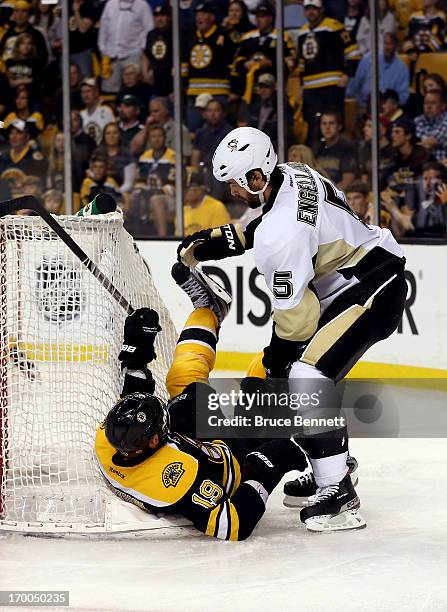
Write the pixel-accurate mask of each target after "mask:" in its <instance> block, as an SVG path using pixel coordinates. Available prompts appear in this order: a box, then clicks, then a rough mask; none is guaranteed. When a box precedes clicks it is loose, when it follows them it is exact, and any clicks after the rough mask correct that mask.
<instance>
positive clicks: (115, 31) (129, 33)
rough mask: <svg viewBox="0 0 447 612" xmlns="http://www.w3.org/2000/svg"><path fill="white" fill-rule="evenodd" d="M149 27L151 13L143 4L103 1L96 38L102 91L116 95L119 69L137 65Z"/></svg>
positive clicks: (129, 0) (135, 0) (141, 1)
mask: <svg viewBox="0 0 447 612" xmlns="http://www.w3.org/2000/svg"><path fill="white" fill-rule="evenodd" d="M153 27H154V18H153V16H152V9H151V8H150V6H149V4H148V3H147V2H146V1H145V0H108V1H107V3H106V5H105V7H104V10H103V12H102V15H101V21H100V24H99V35H98V46H99V49H100V51H101V53H102V62H101V68H102V71H101V75H102V91H104V92H107V93H117V92H118V90H119V88H120V86H121V72H122V70H123V68H124V67H125V66H127V65H129V64H139V63H140V62H141V55H142V50H143V49H144V45H145V42H146V36H147V33H148V32H149V30H152V28H153Z"/></svg>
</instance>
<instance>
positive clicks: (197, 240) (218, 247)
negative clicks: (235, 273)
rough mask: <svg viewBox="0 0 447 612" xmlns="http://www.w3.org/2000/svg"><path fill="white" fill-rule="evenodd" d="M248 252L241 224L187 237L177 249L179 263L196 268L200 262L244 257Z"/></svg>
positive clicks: (228, 224)
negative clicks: (238, 256) (237, 256)
mask: <svg viewBox="0 0 447 612" xmlns="http://www.w3.org/2000/svg"><path fill="white" fill-rule="evenodd" d="M245 250H246V239H245V234H244V232H243V230H242V228H241V226H240V225H239V224H237V223H236V224H235V225H233V224H232V223H227V224H226V225H221V226H220V227H215V228H210V229H206V230H202V231H200V232H195V233H194V234H191V235H190V236H186V238H184V239H183V240H182V242H181V243H180V245H179V247H178V249H177V255H178V258H179V261H182V262H183V263H184V264H185V266H189V267H190V268H194V267H195V266H196V265H197V264H198V263H199V262H200V261H209V260H210V259H225V258H227V257H234V256H236V255H242V254H243V253H245Z"/></svg>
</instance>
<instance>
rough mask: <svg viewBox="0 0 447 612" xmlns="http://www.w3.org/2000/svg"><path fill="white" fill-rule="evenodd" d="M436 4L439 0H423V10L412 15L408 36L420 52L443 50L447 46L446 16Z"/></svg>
mask: <svg viewBox="0 0 447 612" xmlns="http://www.w3.org/2000/svg"><path fill="white" fill-rule="evenodd" d="M436 4H437V0H423V10H422V11H417V12H416V13H413V15H411V17H410V22H409V25H408V38H409V40H410V41H411V43H412V44H413V46H414V48H415V49H416V50H417V51H418V52H419V53H430V52H432V51H441V49H443V48H444V47H445V34H446V31H445V26H446V16H445V13H444V11H438V9H437V7H436Z"/></svg>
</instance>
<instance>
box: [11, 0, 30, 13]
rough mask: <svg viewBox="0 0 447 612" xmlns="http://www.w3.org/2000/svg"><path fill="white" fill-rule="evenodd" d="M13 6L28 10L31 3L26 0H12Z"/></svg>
mask: <svg viewBox="0 0 447 612" xmlns="http://www.w3.org/2000/svg"><path fill="white" fill-rule="evenodd" d="M14 8H16V9H24V10H26V11H29V10H30V8H31V4H30V3H29V2H26V0H16V2H14Z"/></svg>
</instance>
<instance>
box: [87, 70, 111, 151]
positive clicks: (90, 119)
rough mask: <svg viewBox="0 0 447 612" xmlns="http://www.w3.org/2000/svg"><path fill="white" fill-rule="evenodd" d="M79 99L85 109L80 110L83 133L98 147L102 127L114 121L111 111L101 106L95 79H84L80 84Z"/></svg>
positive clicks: (103, 105)
mask: <svg viewBox="0 0 447 612" xmlns="http://www.w3.org/2000/svg"><path fill="white" fill-rule="evenodd" d="M81 98H82V102H83V104H84V105H85V108H84V109H83V110H81V117H82V124H83V126H84V131H85V132H86V133H87V134H88V135H89V136H91V137H92V138H93V140H94V141H95V142H96V144H98V145H99V143H100V142H101V139H102V132H103V129H104V127H105V126H106V125H107V124H108V123H111V122H112V121H115V117H114V115H113V112H112V109H111V108H110V107H109V106H107V105H106V104H102V103H101V101H100V99H99V89H98V85H97V83H96V81H95V79H84V80H83V81H82V83H81Z"/></svg>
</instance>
